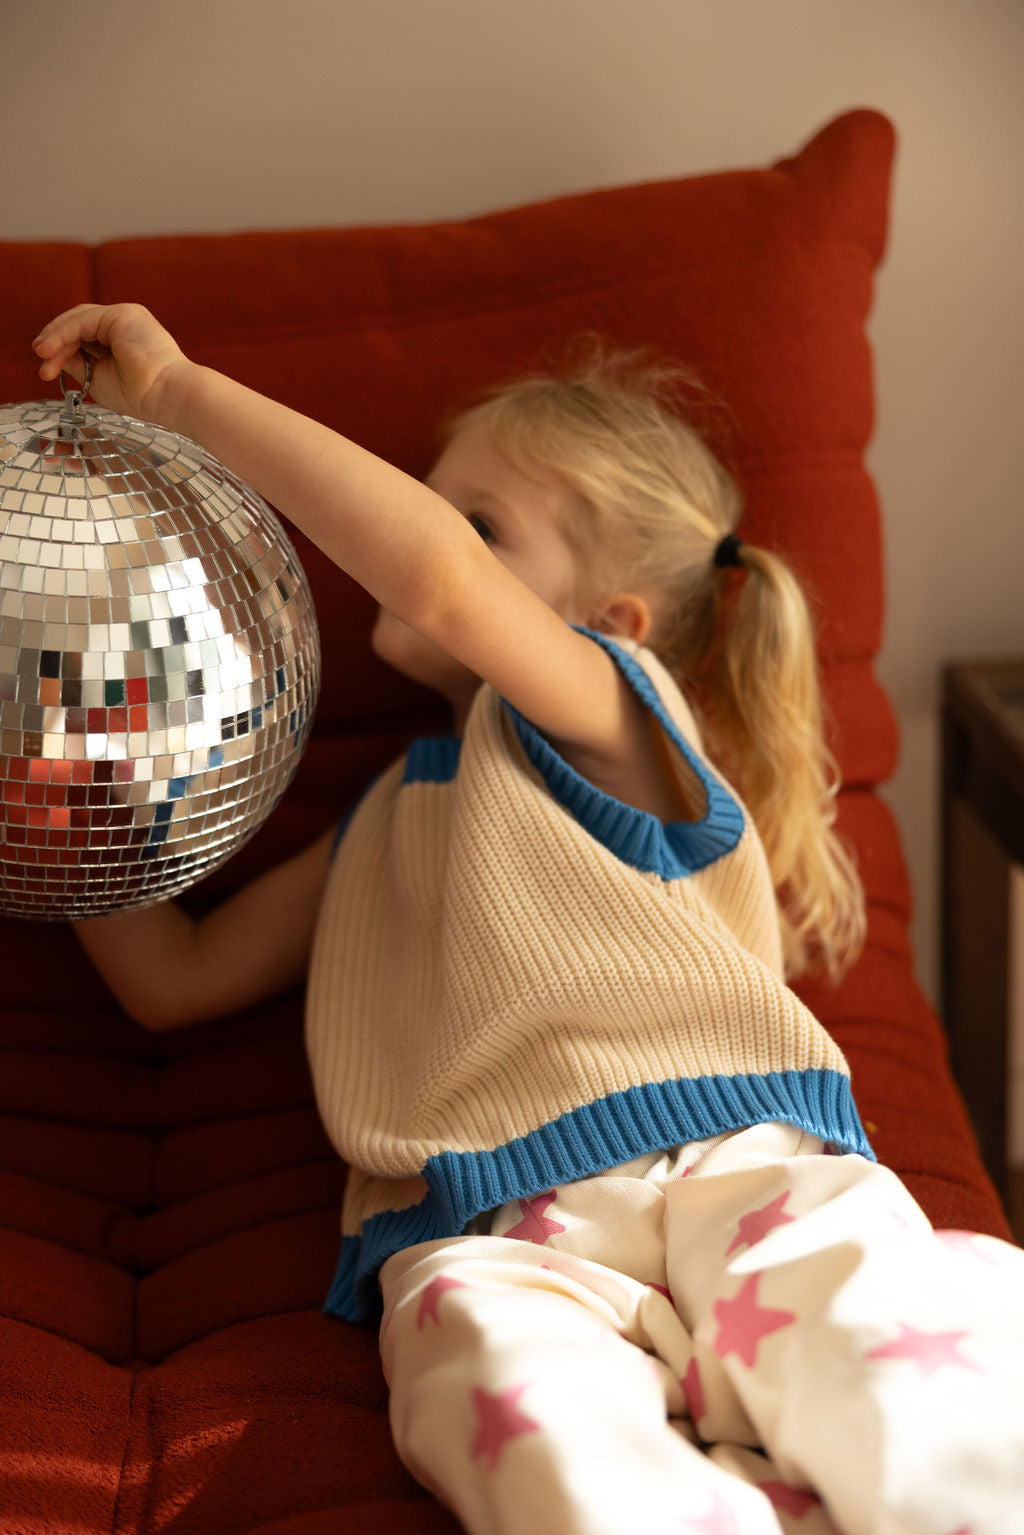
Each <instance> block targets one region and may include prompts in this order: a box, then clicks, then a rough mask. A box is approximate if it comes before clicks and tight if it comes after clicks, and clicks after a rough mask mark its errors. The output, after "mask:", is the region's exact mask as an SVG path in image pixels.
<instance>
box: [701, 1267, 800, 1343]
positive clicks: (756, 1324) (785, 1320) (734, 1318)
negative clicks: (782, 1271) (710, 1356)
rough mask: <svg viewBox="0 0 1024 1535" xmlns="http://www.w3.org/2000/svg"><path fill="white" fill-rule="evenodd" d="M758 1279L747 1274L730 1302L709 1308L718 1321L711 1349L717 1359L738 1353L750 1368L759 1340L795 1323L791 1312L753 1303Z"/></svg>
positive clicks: (716, 1302) (794, 1317) (717, 1303)
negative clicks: (716, 1355)
mask: <svg viewBox="0 0 1024 1535" xmlns="http://www.w3.org/2000/svg"><path fill="white" fill-rule="evenodd" d="M760 1278H761V1275H760V1274H751V1275H750V1277H749V1278H748V1279H745V1280H744V1281H743V1284H742V1285H741V1286H740V1289H739V1290H738V1291H737V1293H736V1294H735V1295H734V1296H733V1298H732V1300H716V1301H715V1304H714V1306H713V1308H712V1309H713V1311H714V1313H715V1317H716V1319H717V1321H718V1337H717V1338H716V1339H715V1341H714V1344H713V1345H712V1346H713V1348H714V1350H715V1353H716V1354H718V1356H719V1357H720V1358H721V1359H724V1358H725V1357H726V1355H727V1354H738V1355H739V1356H740V1358H741V1359H742V1360H743V1363H744V1364H746V1365H753V1363H754V1361H755V1360H756V1358H757V1350H758V1346H759V1344H760V1342H761V1339H762V1338H765V1337H767V1335H768V1334H769V1333H772V1332H778V1330H779V1328H780V1327H786V1326H788V1325H789V1323H790V1322H795V1321H796V1314H795V1313H794V1312H792V1311H773V1310H772V1309H771V1308H770V1307H767V1306H759V1305H758V1304H757V1285H758V1281H759V1280H760Z"/></svg>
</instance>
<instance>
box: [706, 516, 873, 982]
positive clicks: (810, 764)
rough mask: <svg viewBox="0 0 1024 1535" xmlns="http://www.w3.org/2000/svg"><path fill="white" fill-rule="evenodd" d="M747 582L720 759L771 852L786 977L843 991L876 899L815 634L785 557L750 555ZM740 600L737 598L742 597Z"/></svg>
mask: <svg viewBox="0 0 1024 1535" xmlns="http://www.w3.org/2000/svg"><path fill="white" fill-rule="evenodd" d="M739 563H741V564H742V566H743V567H744V569H745V570H746V572H747V574H746V578H745V580H744V582H743V585H742V587H741V589H740V590H739V592H737V593H736V594H735V597H734V600H732V601H731V605H730V607H729V610H728V612H727V614H726V617H725V621H724V623H723V625H722V630H721V634H720V636H719V646H718V650H717V655H716V665H715V669H714V673H713V676H712V679H711V688H710V695H711V696H710V705H709V719H708V724H709V726H710V729H711V734H712V737H713V745H714V747H715V754H716V756H717V758H718V760H719V762H720V764H721V766H722V768H723V770H724V771H725V772H726V774H727V776H729V777H730V778H731V780H732V781H733V782H734V783H735V784H736V785H737V787H738V788H739V790H740V792H741V793H742V795H743V797H744V799H745V801H746V803H747V806H748V809H749V810H750V813H751V815H752V816H753V819H754V823H755V825H756V826H757V829H758V832H759V834H760V836H761V840H762V842H763V843H764V847H765V851H766V853H767V856H768V864H769V867H770V869H771V873H772V879H773V882H774V884H775V888H776V891H777V892H778V896H779V907H780V916H781V919H782V933H783V948H784V953H785V958H786V968H787V971H788V972H789V973H790V974H791V975H797V974H799V973H800V972H801V971H803V970H805V969H809V968H810V969H816V970H823V971H824V972H825V974H826V975H827V976H828V978H829V979H830V980H832V981H833V982H835V981H838V979H839V978H840V977H841V975H842V973H843V971H844V970H845V969H846V968H847V967H848V966H849V965H850V964H852V962H853V960H854V959H855V958H856V957H857V954H858V953H859V952H860V949H861V947H862V946H863V942H864V933H865V926H866V922H865V915H864V895H863V890H862V888H861V883H860V879H859V877H858V875H857V871H856V868H855V866H854V863H853V860H852V859H851V857H850V855H849V853H848V852H847V851H846V849H845V848H844V847H843V845H842V843H841V842H840V840H839V838H838V836H837V835H836V833H835V831H834V829H833V827H834V823H835V816H836V793H837V791H838V787H839V774H838V770H837V767H836V763H835V760H834V758H833V757H832V754H831V753H830V752H829V750H828V747H827V746H826V744H825V738H824V728H823V720H822V705H821V693H820V688H819V683H818V673H817V664H816V658H815V649H814V640H813V629H812V624H811V618H810V613H809V611H808V608H807V602H806V599H805V597H804V594H803V592H802V590H801V588H800V586H799V584H798V582H797V580H796V578H795V577H794V575H793V574H792V572H791V571H790V569H789V567H788V566H787V565H786V564H785V562H784V561H783V560H781V559H780V558H779V557H778V556H777V555H774V554H771V553H770V552H769V551H768V550H766V549H760V548H756V547H754V546H752V545H750V544H747V543H744V544H743V545H742V552H741V554H740V556H739ZM730 595H731V594H730Z"/></svg>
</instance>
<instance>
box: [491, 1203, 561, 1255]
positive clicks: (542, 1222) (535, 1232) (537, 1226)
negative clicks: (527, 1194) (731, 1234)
mask: <svg viewBox="0 0 1024 1535" xmlns="http://www.w3.org/2000/svg"><path fill="white" fill-rule="evenodd" d="M554 1202H555V1191H554V1189H549V1190H548V1192H547V1193H546V1194H538V1195H537V1196H536V1198H534V1199H520V1200H519V1208H520V1210H521V1211H522V1212H523V1218H522V1220H521V1221H520V1222H519V1224H518V1225H517V1226H513V1227H512V1229H511V1230H510V1231H506V1232H505V1235H506V1236H507V1237H516V1238H518V1240H519V1241H521V1242H536V1243H537V1245H538V1247H543V1246H544V1243H545V1242H546V1241H547V1239H548V1237H553V1236H557V1235H558V1233H559V1232H560V1231H564V1230H565V1227H564V1226H562V1225H560V1224H559V1222H558V1221H553V1220H549V1219H548V1217H547V1216H546V1215H545V1214H544V1211H545V1210H546V1209H547V1207H548V1205H553V1204H554Z"/></svg>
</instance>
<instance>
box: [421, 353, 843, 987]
mask: <svg viewBox="0 0 1024 1535" xmlns="http://www.w3.org/2000/svg"><path fill="white" fill-rule="evenodd" d="M684 411H685V412H686V416H689V417H690V419H691V420H693V419H697V418H700V419H701V424H702V427H703V430H704V432H708V431H709V430H712V431H714V432H715V435H716V436H720V435H721V428H722V426H723V423H725V417H724V415H723V413H722V412H721V411H720V410H719V411H717V412H716V409H715V406H714V402H713V401H712V400H711V397H710V396H709V395H708V394H707V392H706V391H703V390H702V389H701V386H700V384H699V382H698V381H697V380H696V379H695V378H694V377H693V375H691V374H689V373H688V372H686V371H685V370H683V369H681V368H679V367H676V366H673V365H670V364H666V363H664V362H661V361H659V360H656V359H652V358H651V357H650V355H649V354H647V353H638V352H623V351H621V350H612V349H610V348H608V347H607V346H606V345H605V344H604V343H603V342H602V341H601V340H600V338H597V337H593V336H588V337H584V338H581V340H580V341H579V342H577V344H576V346H575V348H574V355H573V357H572V359H571V361H570V363H569V364H568V365H567V366H563V367H562V368H561V369H560V370H559V371H558V372H557V373H555V374H546V373H545V374H534V375H530V376H527V377H525V378H521V379H518V380H515V381H513V382H512V383H510V384H506V385H503V386H501V387H499V388H498V389H496V390H494V391H492V392H491V393H490V394H489V395H487V396H486V397H485V398H484V399H483V400H482V401H481V403H480V404H478V405H476V406H474V407H473V408H472V409H470V410H469V411H467V412H465V413H464V414H463V415H461V416H460V417H459V418H458V419H457V420H456V421H455V422H454V423H452V424H451V427H450V430H452V431H454V430H457V429H459V428H460V427H462V426H465V425H468V424H469V423H471V422H475V421H480V422H483V423H485V424H486V426H487V428H488V430H489V432H490V434H491V437H492V440H493V441H494V443H495V446H496V447H497V448H498V449H499V451H500V452H502V453H503V454H504V455H505V456H506V457H507V458H509V459H510V460H511V462H513V463H514V464H515V465H516V466H517V467H518V468H520V469H521V470H522V471H523V472H524V473H526V474H530V473H531V472H536V470H537V469H538V468H540V469H543V470H546V471H547V472H549V473H553V474H556V475H558V476H559V477H560V478H561V479H562V480H563V481H564V482H565V483H566V484H567V485H568V486H569V488H570V490H571V491H572V492H573V493H574V495H573V498H572V501H573V513H572V515H571V517H570V518H569V520H568V521H567V523H566V525H565V527H564V529H563V531H564V533H565V536H566V537H567V539H568V540H569V542H570V544H571V545H572V546H573V549H574V552H575V553H576V555H577V557H578V563H579V568H580V570H581V573H582V575H581V587H580V595H581V597H583V598H584V599H585V600H587V599H589V598H590V597H593V596H596V595H598V594H600V593H610V592H612V591H615V590H625V589H631V590H635V591H638V592H640V593H642V594H644V595H645V596H647V597H648V600H649V602H650V605H651V609H652V612H653V614H654V629H653V631H652V634H651V636H650V637H649V639H648V641H647V643H648V645H649V646H650V648H651V649H652V650H653V651H654V653H655V654H656V655H657V656H658V657H659V659H660V660H661V661H662V662H663V663H664V664H665V665H666V667H667V668H668V669H669V670H670V671H671V672H672V674H673V675H674V676H675V678H676V680H677V681H678V683H679V684H680V686H681V687H682V688H683V689H684V690H685V691H686V692H687V695H688V696H689V697H690V699H691V701H692V702H696V701H697V700H696V698H695V696H694V688H695V684H696V682H697V681H698V679H700V680H701V681H702V682H704V683H707V684H709V685H708V686H707V687H706V688H705V687H702V689H701V691H702V692H703V693H705V695H706V696H705V707H704V709H703V723H704V727H705V734H706V744H707V748H708V751H709V753H710V755H711V757H712V759H713V760H714V761H715V762H716V763H717V765H718V766H719V767H720V768H721V770H722V771H723V772H724V773H725V774H726V776H727V777H728V778H729V779H730V781H731V782H732V783H734V784H735V785H736V787H737V789H738V790H739V792H740V794H741V795H742V797H743V799H744V801H745V803H746V805H747V808H748V809H749V811H750V814H751V816H752V817H753V820H754V824H755V826H756V827H757V829H758V832H759V834H760V836H761V840H762V842H763V843H764V847H765V851H766V853H767V857H768V863H769V867H770V869H771V873H772V878H773V881H774V884H775V889H776V893H777V896H778V900H779V911H780V918H781V922H782V931H783V943H784V952H785V957H786V966H787V972H788V974H789V975H790V976H796V975H798V974H800V973H802V972H803V971H805V970H819V971H822V972H824V973H825V974H826V975H827V976H828V977H829V978H830V979H831V980H833V981H836V980H838V979H839V978H840V977H841V975H842V973H843V972H844V970H845V969H846V968H847V967H848V965H849V964H850V963H852V961H853V960H854V959H855V958H856V956H857V954H858V952H859V951H860V948H861V946H862V944H863V940H864V932H865V918H864V897H863V891H862V888H861V884H860V880H859V878H858V875H857V871H856V868H855V866H854V864H853V861H852V859H851V857H850V855H849V853H848V852H847V851H846V849H845V847H844V846H843V844H842V842H841V841H840V839H839V837H838V836H837V834H836V832H835V829H834V823H835V801H836V794H837V791H838V773H837V770H836V765H835V762H834V760H833V758H832V756H831V754H830V753H829V751H828V748H827V745H826V742H825V735H824V727H823V718H822V704H821V694H820V687H819V682H818V673H817V662H816V655H815V646H814V630H813V625H812V622H811V617H810V611H809V609H808V606H807V602H806V599H805V597H804V594H803V592H802V590H801V588H800V585H799V583H798V582H797V580H796V577H795V576H794V575H793V573H792V572H791V571H790V569H789V567H788V566H787V565H786V564H785V562H784V561H783V560H782V559H781V558H780V557H779V556H778V555H776V554H773V553H771V552H769V551H768V550H765V549H761V548H757V547H754V546H752V545H751V544H749V543H744V544H743V548H742V555H741V558H742V563H743V565H744V567H745V570H746V574H745V577H744V578H743V580H742V583H741V584H740V586H739V589H738V590H734V589H733V587H732V584H731V583H730V582H729V581H728V579H727V577H726V574H725V572H723V571H721V570H718V569H717V568H716V567H715V565H714V561H713V555H714V550H715V547H716V546H717V544H718V542H719V540H720V539H721V538H722V537H723V535H724V534H726V533H731V532H734V531H735V530H736V528H737V524H738V522H739V518H740V513H741V509H742V500H741V496H740V493H739V489H738V487H737V485H736V482H735V480H734V479H733V477H732V475H731V474H729V473H728V472H727V470H726V469H725V468H724V467H723V465H722V463H721V462H720V461H719V459H718V457H716V455H715V454H714V453H713V452H712V451H711V449H710V448H709V447H708V446H707V443H706V442H705V440H704V437H703V436H702V435H701V433H700V432H698V431H697V430H696V429H695V427H694V426H693V425H691V424H690V421H689V420H687V419H686V417H685V416H684V415H683V414H682V412H684Z"/></svg>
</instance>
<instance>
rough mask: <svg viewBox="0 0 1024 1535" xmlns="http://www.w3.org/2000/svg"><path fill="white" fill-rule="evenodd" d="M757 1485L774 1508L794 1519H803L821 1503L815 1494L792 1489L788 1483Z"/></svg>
mask: <svg viewBox="0 0 1024 1535" xmlns="http://www.w3.org/2000/svg"><path fill="white" fill-rule="evenodd" d="M757 1485H758V1490H759V1491H760V1492H763V1493H764V1495H765V1497H766V1498H767V1499H768V1502H769V1503H770V1504H771V1506H772V1508H780V1509H781V1510H782V1512H783V1513H784V1514H792V1515H793V1518H794V1519H802V1518H803V1517H804V1514H806V1513H809V1512H810V1510H811V1509H812V1508H817V1507H818V1505H819V1504H820V1503H821V1499H820V1498H816V1497H815V1496H814V1493H813V1492H804V1491H803V1489H802V1488H800V1487H790V1486H789V1484H788V1482H758V1484H757Z"/></svg>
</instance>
